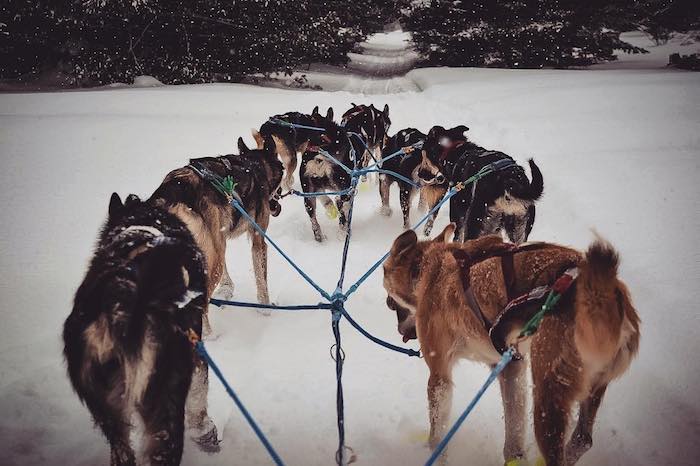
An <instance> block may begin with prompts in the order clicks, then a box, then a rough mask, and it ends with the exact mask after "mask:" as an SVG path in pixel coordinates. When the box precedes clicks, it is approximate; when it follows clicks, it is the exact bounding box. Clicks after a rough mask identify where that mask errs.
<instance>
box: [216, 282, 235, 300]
mask: <svg viewBox="0 0 700 466" xmlns="http://www.w3.org/2000/svg"><path fill="white" fill-rule="evenodd" d="M234 290H235V286H234V285H233V283H230V284H226V285H220V286H219V287H218V288H217V289H216V290H215V291H214V294H213V297H214V298H217V299H223V300H224V301H230V300H231V299H233V296H234Z"/></svg>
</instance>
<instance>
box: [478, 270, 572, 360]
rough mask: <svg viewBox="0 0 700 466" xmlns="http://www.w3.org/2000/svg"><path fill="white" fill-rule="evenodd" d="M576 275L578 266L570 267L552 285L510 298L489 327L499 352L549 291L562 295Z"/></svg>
mask: <svg viewBox="0 0 700 466" xmlns="http://www.w3.org/2000/svg"><path fill="white" fill-rule="evenodd" d="M577 276H578V268H577V267H572V268H570V269H567V270H566V271H565V272H564V273H562V274H561V275H560V276H559V277H558V278H557V279H556V280H555V281H554V283H553V284H552V285H543V286H538V287H537V288H534V289H532V290H530V291H528V292H527V293H525V294H522V295H520V296H518V297H517V298H515V299H512V300H511V301H510V302H508V304H507V305H506V307H505V308H504V309H503V310H502V311H501V312H500V314H498V316H497V317H496V320H495V321H494V323H493V325H492V326H491V328H490V329H489V336H490V337H491V343H493V346H494V348H496V350H498V352H499V353H501V354H503V352H504V351H505V350H506V349H507V347H508V342H507V341H506V339H507V338H508V336H509V335H511V334H512V332H513V331H514V330H517V331H519V330H520V329H522V327H523V326H524V324H525V323H526V322H527V321H529V320H530V319H531V318H532V316H534V315H535V314H536V313H537V312H538V311H539V310H540V308H541V305H542V303H543V302H544V301H545V299H546V298H547V296H548V295H549V293H550V292H554V293H556V294H558V295H564V293H566V292H567V291H568V290H569V289H570V288H571V285H573V283H574V280H576V277H577Z"/></svg>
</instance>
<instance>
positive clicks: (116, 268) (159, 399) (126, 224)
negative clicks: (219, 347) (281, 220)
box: [63, 193, 218, 465]
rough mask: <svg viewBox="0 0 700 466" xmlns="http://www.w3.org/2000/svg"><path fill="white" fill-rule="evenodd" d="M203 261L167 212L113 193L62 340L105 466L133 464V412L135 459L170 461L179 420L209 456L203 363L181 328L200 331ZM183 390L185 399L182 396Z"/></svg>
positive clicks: (211, 437) (177, 454)
mask: <svg viewBox="0 0 700 466" xmlns="http://www.w3.org/2000/svg"><path fill="white" fill-rule="evenodd" d="M207 280H208V277H207V273H206V264H205V259H204V255H203V254H202V253H201V251H200V250H199V248H198V247H197V245H196V243H195V241H194V239H193V237H192V234H191V233H190V231H189V230H188V228H187V227H186V226H185V224H184V223H183V222H181V221H180V220H179V219H178V218H177V217H176V216H175V215H172V214H170V213H168V212H167V211H166V210H164V209H160V208H157V207H154V206H152V205H150V204H148V203H145V202H142V201H141V200H140V199H139V198H138V197H137V196H135V195H131V196H129V197H128V198H127V199H126V202H125V204H122V201H121V199H120V198H119V196H118V195H117V194H116V193H115V194H113V195H112V199H111V201H110V205H109V217H108V219H107V222H106V224H105V225H104V228H103V229H102V232H101V234H100V238H99V242H98V245H97V249H96V251H95V255H94V257H93V259H92V262H91V263H90V267H89V269H88V272H87V275H86V277H85V279H84V281H83V283H82V284H81V285H80V288H78V291H77V293H76V295H75V303H74V306H73V311H72V312H71V314H70V316H68V319H67V320H66V322H65V325H64V329H63V339H64V343H65V348H64V355H65V358H66V362H67V366H68V375H69V377H70V380H71V382H72V384H73V388H74V389H75V391H76V393H77V394H78V396H79V397H80V399H81V400H82V401H83V402H84V403H85V404H86V405H87V407H88V409H89V410H90V412H91V413H92V416H93V418H94V420H95V423H96V424H97V425H98V426H99V428H100V429H101V430H102V432H103V433H104V435H105V436H106V437H107V440H108V441H109V444H110V447H111V463H112V464H113V465H134V464H135V461H136V460H135V455H134V451H133V449H132V447H131V445H130V442H129V433H130V431H131V426H132V422H131V421H132V419H131V418H132V414H134V415H136V414H137V415H138V417H139V418H140V419H141V420H142V421H143V425H144V441H143V462H144V463H147V464H163V465H165V464H167V465H173V464H179V462H180V458H181V456H182V449H183V435H184V425H185V416H187V423H188V427H191V428H193V429H196V435H197V438H196V440H197V441H198V442H199V443H200V446H201V447H202V448H203V449H207V450H210V451H211V450H216V449H217V448H218V446H217V445H218V444H217V433H216V427H215V426H214V423H213V422H212V421H211V419H210V418H209V416H208V415H207V391H208V390H207V389H208V381H207V364H206V363H205V362H203V361H202V360H201V359H200V358H199V357H198V356H197V355H196V353H195V352H194V350H193V348H192V344H191V343H190V341H189V340H188V337H187V332H188V331H189V330H190V329H192V330H193V331H194V332H196V333H197V335H201V331H202V315H203V312H204V309H205V307H206V305H207V300H208V295H207ZM188 394H189V396H188Z"/></svg>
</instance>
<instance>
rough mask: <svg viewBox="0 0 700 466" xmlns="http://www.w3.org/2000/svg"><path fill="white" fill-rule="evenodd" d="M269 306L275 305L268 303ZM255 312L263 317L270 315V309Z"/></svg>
mask: <svg viewBox="0 0 700 466" xmlns="http://www.w3.org/2000/svg"><path fill="white" fill-rule="evenodd" d="M269 304H272V305H273V306H274V305H275V303H269ZM257 311H258V314H260V315H263V316H269V315H270V314H272V309H258V310H257Z"/></svg>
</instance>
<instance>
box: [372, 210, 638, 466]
mask: <svg viewBox="0 0 700 466" xmlns="http://www.w3.org/2000/svg"><path fill="white" fill-rule="evenodd" d="M454 229H455V226H454V224H451V225H449V226H448V227H447V228H445V230H444V231H443V232H442V233H441V234H440V235H438V237H437V238H435V239H434V240H433V241H422V242H418V241H417V237H416V234H415V232H413V231H412V230H409V231H406V232H405V233H403V234H402V235H401V236H399V237H398V238H397V239H396V240H395V241H394V244H393V247H392V250H391V255H390V257H389V259H388V260H387V261H386V263H385V265H384V287H385V289H386V290H387V292H388V294H389V297H388V298H387V304H388V305H389V306H390V307H392V308H394V309H395V310H397V315H398V317H399V332H400V333H401V334H402V335H404V339H407V338H411V337H413V336H414V334H415V333H417V337H418V339H419V341H420V344H421V349H422V352H423V354H424V355H425V362H426V363H427V364H428V368H429V369H430V379H429V380H428V401H429V416H430V447H431V448H435V447H436V446H437V444H438V443H439V442H440V440H441V439H442V437H443V435H444V434H445V432H446V429H447V428H448V427H449V426H448V423H449V414H450V408H451V397H452V367H453V366H454V364H455V362H457V360H458V359H460V358H466V359H471V360H473V361H477V362H483V363H486V364H489V365H491V366H493V365H495V364H496V363H497V362H498V361H499V360H500V354H499V353H498V351H496V349H495V348H494V346H493V344H492V343H491V339H490V338H489V333H488V328H487V327H488V326H489V325H490V324H489V323H490V322H494V321H495V319H496V318H497V317H498V315H499V313H500V312H501V310H502V309H503V308H504V307H505V306H506V304H507V303H508V301H509V297H513V296H518V295H520V294H523V293H526V292H528V291H529V290H531V289H533V288H535V287H537V286H540V285H547V284H551V283H553V282H554V281H555V280H556V279H557V278H558V277H559V276H560V274H561V273H562V272H563V271H565V270H566V269H568V268H570V267H574V266H576V267H578V269H579V277H578V279H577V280H576V282H574V285H573V286H572V288H571V289H569V291H568V292H567V293H566V294H565V295H564V296H563V297H562V299H561V300H560V301H559V304H558V305H557V307H556V309H555V310H554V312H552V313H551V314H548V315H547V316H546V317H545V318H544V319H543V321H542V323H541V325H540V328H539V330H538V331H537V333H536V334H535V335H534V336H533V337H532V338H531V339H530V340H529V341H527V342H524V343H522V344H521V345H520V346H519V347H518V350H519V352H520V353H521V354H523V355H527V354H529V356H530V360H531V364H532V379H533V382H534V387H533V397H534V423H535V436H536V438H537V443H538V445H539V447H540V451H541V452H542V454H543V455H544V458H545V460H546V462H547V465H549V466H558V465H572V464H574V463H576V461H578V459H579V458H580V457H581V455H583V454H584V453H585V452H586V451H587V450H588V449H589V448H590V447H591V445H592V440H591V434H592V431H593V423H594V420H595V416H596V412H597V410H598V407H599V406H600V403H601V401H602V399H603V395H604V394H605V390H606V388H607V386H608V383H610V382H611V381H612V380H613V379H615V378H617V377H619V376H620V375H622V374H623V373H624V372H625V370H626V369H627V368H628V367H629V364H630V361H631V359H632V358H633V357H634V355H635V354H636V353H637V349H638V346H639V317H638V316H637V313H636V311H635V309H634V307H633V306H632V302H631V300H630V296H629V292H628V291H627V288H626V286H625V285H624V284H623V283H622V282H621V281H620V280H619V279H618V278H617V264H618V256H617V253H616V252H615V250H614V249H613V248H612V246H611V245H610V244H608V243H606V242H604V241H603V240H601V239H596V241H595V242H594V243H593V244H592V245H591V246H590V247H589V248H588V251H587V252H586V253H585V254H582V253H580V252H578V251H575V250H573V249H570V248H566V247H563V246H558V245H555V244H547V243H541V244H537V245H534V247H532V248H525V249H523V250H517V249H516V250H512V249H513V246H512V245H508V244H506V243H502V241H501V239H500V238H499V237H497V236H486V237H482V238H479V239H476V240H470V241H467V242H466V243H450V242H449V241H450V240H451V237H452V235H453V233H454ZM509 249H511V252H508V250H509ZM493 255H501V256H505V257H508V258H509V259H508V260H509V261H510V264H511V266H510V267H509V268H511V270H510V271H507V270H505V269H506V267H505V266H504V265H503V264H505V263H506V262H507V261H505V260H504V259H503V258H502V257H489V256H493ZM464 258H467V262H468V263H469V266H468V268H466V269H465V267H463V266H462V265H461V264H460V261H458V259H461V262H462V264H463V263H464ZM465 273H466V274H468V275H467V277H468V278H467V280H466V282H467V283H468V287H469V288H470V291H469V292H467V291H466V289H465V281H464V280H463V276H462V275H463V274H465ZM508 281H510V283H509V284H508V285H506V282H508ZM437 284H439V286H437ZM468 294H471V297H472V298H473V299H470V298H468ZM469 302H471V303H472V305H471V306H470V304H469ZM474 307H476V308H478V309H474ZM518 330H519V329H518V327H517V326H514V328H513V329H512V331H511V332H510V333H509V335H508V337H507V341H510V342H512V340H513V336H514V335H517V331H518ZM414 332H415V333H414ZM525 364H526V363H525V362H524V361H523V360H518V361H516V360H514V361H513V362H511V363H510V364H509V365H508V366H507V367H506V369H505V370H504V371H503V372H502V373H501V375H500V376H499V383H500V387H501V395H502V398H503V405H504V411H505V425H506V432H505V446H504V449H503V453H504V457H505V459H506V461H508V460H510V459H514V458H522V457H523V456H524V453H525V448H524V435H525V413H526V377H525ZM576 403H578V405H579V416H578V422H577V425H576V427H575V430H574V432H573V434H572V436H571V438H570V439H569V440H568V442H567V439H566V438H565V435H566V432H567V427H568V425H569V413H570V411H571V408H572V407H573V406H574V404H576Z"/></svg>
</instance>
